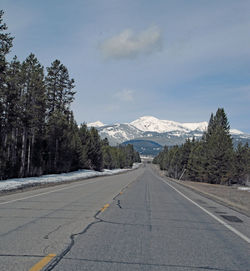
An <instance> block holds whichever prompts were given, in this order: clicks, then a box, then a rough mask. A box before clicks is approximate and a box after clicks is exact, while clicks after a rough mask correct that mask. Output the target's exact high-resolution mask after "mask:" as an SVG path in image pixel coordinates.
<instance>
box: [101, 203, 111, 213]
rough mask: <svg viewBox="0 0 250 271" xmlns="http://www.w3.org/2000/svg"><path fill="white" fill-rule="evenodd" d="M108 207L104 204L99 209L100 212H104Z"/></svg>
mask: <svg viewBox="0 0 250 271" xmlns="http://www.w3.org/2000/svg"><path fill="white" fill-rule="evenodd" d="M108 207H109V204H105V205H104V206H103V208H102V209H101V212H103V211H105V210H106V209H107V208H108Z"/></svg>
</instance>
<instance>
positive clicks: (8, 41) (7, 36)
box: [0, 10, 13, 179]
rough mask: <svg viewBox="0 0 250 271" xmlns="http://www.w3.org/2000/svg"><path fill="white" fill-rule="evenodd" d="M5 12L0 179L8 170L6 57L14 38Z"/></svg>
mask: <svg viewBox="0 0 250 271" xmlns="http://www.w3.org/2000/svg"><path fill="white" fill-rule="evenodd" d="M3 15H4V12H3V10H0V179H2V178H4V177H5V176H4V175H5V173H4V171H5V168H6V158H7V157H6V148H7V131H6V110H7V105H6V95H7V94H8V91H7V85H6V76H7V64H8V63H7V61H6V55H7V54H8V53H9V52H10V49H11V47H12V41H13V37H11V36H10V34H9V33H7V32H6V30H7V29H8V28H7V26H6V24H5V23H3Z"/></svg>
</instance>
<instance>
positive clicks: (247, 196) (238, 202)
mask: <svg viewBox="0 0 250 271" xmlns="http://www.w3.org/2000/svg"><path fill="white" fill-rule="evenodd" d="M153 169H154V170H155V171H156V172H157V173H158V174H159V175H160V176H161V177H164V178H167V177H166V173H165V171H163V170H160V169H159V167H158V166H157V165H153ZM168 179H170V180H171V181H173V182H176V183H179V184H181V185H183V186H185V187H188V188H190V189H193V190H195V191H197V192H199V193H200V194H202V195H204V196H206V197H208V198H211V199H213V200H215V201H218V202H220V203H222V204H224V205H226V206H228V207H231V208H233V209H235V210H237V211H239V212H241V213H244V214H245V215H247V216H249V217H250V192H247V191H241V190H238V189H237V187H234V186H224V185H219V184H207V183H199V182H191V181H179V180H176V179H172V178H168Z"/></svg>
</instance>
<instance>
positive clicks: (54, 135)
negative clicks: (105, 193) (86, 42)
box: [0, 10, 140, 180]
mask: <svg viewBox="0 0 250 271" xmlns="http://www.w3.org/2000/svg"><path fill="white" fill-rule="evenodd" d="M3 15H4V12H3V11H2V10H1V11H0V180H2V179H7V178H15V177H27V176H40V175H42V174H49V173H61V172H69V171H73V170H78V169H94V170H98V171H100V170H102V169H103V168H108V169H113V168H125V167H131V166H132V165H133V163H134V162H140V157H139V154H138V153H137V152H136V151H135V150H134V149H133V146H132V145H128V146H118V147H111V146H109V143H108V141H107V140H106V139H104V140H102V139H101V138H100V136H99V135H98V132H97V130H96V129H95V128H91V129H88V128H87V126H86V124H84V123H83V124H81V125H80V126H78V125H77V123H76V121H75V119H74V115H73V112H72V110H71V108H70V106H71V103H72V102H73V101H74V95H75V93H76V92H75V91H74V87H75V82H74V79H72V78H70V75H69V72H68V69H67V68H66V67H65V66H64V65H63V64H62V63H61V62H60V60H55V61H53V62H52V64H51V66H50V67H47V68H46V69H44V67H43V66H42V64H41V63H40V62H39V61H38V59H37V58H36V56H35V55H34V54H32V53H31V54H30V55H29V56H27V58H26V59H25V60H24V61H23V62H20V61H19V60H18V58H17V57H16V56H15V57H14V58H13V59H12V60H11V61H8V60H7V55H8V53H9V52H10V50H11V48H12V43H13V39H14V38H13V37H12V36H11V34H10V33H8V32H7V26H6V24H5V23H4V22H3Z"/></svg>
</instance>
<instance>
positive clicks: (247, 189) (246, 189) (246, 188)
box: [238, 186, 250, 192]
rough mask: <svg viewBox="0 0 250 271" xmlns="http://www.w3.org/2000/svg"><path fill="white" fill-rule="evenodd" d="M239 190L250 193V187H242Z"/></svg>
mask: <svg viewBox="0 0 250 271" xmlns="http://www.w3.org/2000/svg"><path fill="white" fill-rule="evenodd" d="M238 190H241V191H248V192H250V187H245V186H240V187H238Z"/></svg>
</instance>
